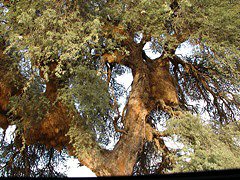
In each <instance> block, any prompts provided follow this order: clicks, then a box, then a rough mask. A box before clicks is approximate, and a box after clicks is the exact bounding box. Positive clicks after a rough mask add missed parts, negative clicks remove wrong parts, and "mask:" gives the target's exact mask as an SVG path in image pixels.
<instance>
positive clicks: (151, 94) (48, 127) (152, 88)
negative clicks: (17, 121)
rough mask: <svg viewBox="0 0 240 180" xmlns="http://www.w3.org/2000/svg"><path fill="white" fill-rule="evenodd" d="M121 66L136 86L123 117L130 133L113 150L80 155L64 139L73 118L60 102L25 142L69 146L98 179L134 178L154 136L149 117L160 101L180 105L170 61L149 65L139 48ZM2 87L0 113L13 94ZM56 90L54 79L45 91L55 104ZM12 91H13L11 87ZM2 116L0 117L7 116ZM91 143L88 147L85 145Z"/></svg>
mask: <svg viewBox="0 0 240 180" xmlns="http://www.w3.org/2000/svg"><path fill="white" fill-rule="evenodd" d="M119 62H120V61H119ZM121 63H122V64H124V65H128V66H129V67H130V68H131V69H132V72H133V84H132V90H131V93H130V97H129V100H128V104H127V109H126V113H125V116H124V117H122V120H123V121H122V123H123V124H124V130H125V131H126V132H127V133H126V134H122V135H121V137H120V140H119V141H118V143H117V144H116V146H115V147H114V149H113V150H111V151H109V150H103V149H102V150H99V149H98V148H87V149H86V150H84V151H87V152H86V153H84V155H83V154H82V153H81V152H77V150H76V149H75V148H74V147H73V146H72V145H71V143H69V140H70V139H69V137H66V136H65V134H66V133H67V131H68V130H69V127H70V123H71V120H72V117H70V116H68V115H67V113H66V112H67V109H66V107H65V106H64V105H62V103H61V102H58V103H57V104H56V105H55V106H52V107H51V109H50V111H49V112H48V114H46V116H45V118H43V120H42V121H41V123H38V124H32V126H33V127H32V128H30V129H29V128H28V129H27V128H26V129H25V130H24V132H23V135H24V136H25V139H26V142H27V143H28V144H34V143H42V144H45V145H46V146H49V147H54V148H58V149H61V148H62V147H63V146H65V147H68V149H69V154H72V153H73V152H74V151H76V155H77V157H78V159H79V161H80V162H81V163H82V164H84V165H86V166H87V167H89V168H90V169H91V170H92V171H93V172H94V173H96V175H97V176H108V175H111V176H116V175H118V176H119V175H131V174H132V171H133V167H134V165H135V163H136V160H137V156H138V152H139V151H141V149H142V147H143V145H144V143H145V142H146V141H147V140H148V141H151V138H149V137H147V136H148V135H149V133H150V134H151V133H152V134H153V133H154V132H155V131H154V130H153V129H151V128H149V127H150V126H149V125H148V124H147V123H146V117H147V116H148V114H149V113H150V111H151V110H152V109H153V108H155V107H156V104H157V103H158V101H163V102H164V103H165V104H168V105H170V104H177V103H178V100H177V94H176V89H175V87H174V83H173V80H172V77H171V75H170V73H169V61H168V60H167V59H164V58H161V59H158V60H155V61H152V62H148V63H147V62H145V61H143V59H142V47H139V46H136V47H132V52H131V54H130V57H129V61H122V62H121ZM53 70H54V69H53ZM0 72H1V73H4V72H2V71H0ZM1 83H2V84H3V85H2V84H1V86H2V87H5V86H6V85H8V84H7V83H6V81H4V82H1ZM1 86H0V92H1V97H3V99H2V100H4V98H5V99H6V101H7V102H6V103H4V104H3V103H2V101H1V103H0V108H1V109H0V110H2V109H3V108H4V107H5V105H7V104H8V99H9V97H10V96H13V95H14V94H11V93H10V94H9V95H4V94H3V92H4V89H3V88H2V87H1ZM12 87H13V86H12ZM52 87H54V88H52ZM57 88H58V85H57V81H56V77H55V76H53V77H52V78H50V81H49V82H48V83H47V84H46V89H47V90H46V92H45V96H46V97H47V98H48V99H49V100H50V101H51V102H54V100H55V99H56V97H57ZM9 90H11V87H10V88H9ZM69 111H71V110H69ZM0 114H1V116H2V115H4V114H2V113H0ZM0 118H1V121H0V122H1V126H4V125H3V122H4V118H2V117H0ZM80 128H81V127H80ZM79 131H84V128H83V129H79ZM147 134H148V135H147ZM150 136H151V135H150ZM89 144H96V142H95V139H93V138H92V142H91V143H89ZM89 144H86V146H88V145H89ZM96 146H97V145H96ZM80 151H81V150H80Z"/></svg>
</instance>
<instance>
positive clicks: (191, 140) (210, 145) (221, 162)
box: [167, 113, 240, 172]
mask: <svg viewBox="0 0 240 180" xmlns="http://www.w3.org/2000/svg"><path fill="white" fill-rule="evenodd" d="M215 127H216V126H215ZM167 128H168V130H167V131H168V132H169V133H172V134H173V136H177V142H178V143H181V144H183V145H184V147H183V148H182V149H181V150H178V151H179V152H178V153H177V155H175V158H176V162H177V164H176V166H175V168H174V170H173V171H174V172H179V171H180V172H189V171H201V170H202V171H206V170H217V169H232V168H239V167H240V164H239V162H240V159H239V157H240V154H239V149H240V146H239V142H240V131H239V124H238V125H237V124H235V123H232V124H229V125H227V126H225V127H219V128H214V129H213V128H212V125H211V124H203V122H202V120H201V118H200V117H195V116H193V115H191V114H189V113H188V114H186V115H185V116H182V117H181V118H180V119H179V118H172V119H170V120H169V121H168V125H167Z"/></svg>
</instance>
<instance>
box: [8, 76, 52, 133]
mask: <svg viewBox="0 0 240 180" xmlns="http://www.w3.org/2000/svg"><path fill="white" fill-rule="evenodd" d="M25 89H26V90H25V92H24V93H23V94H22V95H21V96H13V97H11V99H10V101H11V102H10V104H9V107H10V108H11V110H10V111H9V113H12V114H13V115H16V116H19V115H21V117H22V120H23V123H24V124H25V123H27V124H28V125H30V126H29V128H31V125H33V124H34V123H39V122H41V120H42V119H43V118H44V117H45V115H46V113H47V112H48V110H49V107H50V102H49V100H48V99H47V98H46V97H45V96H43V90H44V87H43V84H41V80H40V79H39V78H35V79H34V81H33V82H30V84H29V87H26V88H25ZM13 117H14V116H13ZM32 123H33V124H32Z"/></svg>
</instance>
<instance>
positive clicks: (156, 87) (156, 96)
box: [149, 59, 179, 106]
mask: <svg viewBox="0 0 240 180" xmlns="http://www.w3.org/2000/svg"><path fill="white" fill-rule="evenodd" d="M149 70H150V77H149V78H150V87H151V97H152V99H153V100H154V101H155V102H160V101H164V103H165V104H166V105H168V106H175V105H177V104H178V103H179V101H178V94H177V90H176V87H175V85H174V79H173V77H172V75H171V74H170V72H169V61H167V60H164V59H163V60H161V59H159V60H156V61H154V62H153V63H152V65H151V66H150V67H149Z"/></svg>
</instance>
